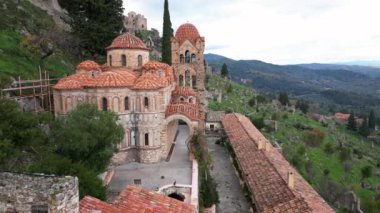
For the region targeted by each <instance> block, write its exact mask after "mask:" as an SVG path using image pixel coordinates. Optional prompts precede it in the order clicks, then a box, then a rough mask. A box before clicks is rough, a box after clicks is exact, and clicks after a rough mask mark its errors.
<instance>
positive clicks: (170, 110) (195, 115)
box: [165, 102, 199, 121]
mask: <svg viewBox="0 0 380 213" xmlns="http://www.w3.org/2000/svg"><path fill="white" fill-rule="evenodd" d="M173 114H182V115H185V116H187V117H188V118H190V119H191V120H193V121H197V120H199V108H198V105H197V104H191V103H186V102H185V103H178V104H169V105H168V106H167V107H166V113H165V115H166V117H169V116H171V115H173Z"/></svg>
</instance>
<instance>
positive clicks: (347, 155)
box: [339, 147, 351, 162]
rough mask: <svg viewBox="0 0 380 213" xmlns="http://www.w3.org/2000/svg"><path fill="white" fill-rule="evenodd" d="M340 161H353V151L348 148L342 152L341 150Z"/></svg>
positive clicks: (344, 148)
mask: <svg viewBox="0 0 380 213" xmlns="http://www.w3.org/2000/svg"><path fill="white" fill-rule="evenodd" d="M339 159H340V160H341V161H342V162H344V161H347V160H351V149H350V148H347V147H343V148H342V149H341V150H340V153H339Z"/></svg>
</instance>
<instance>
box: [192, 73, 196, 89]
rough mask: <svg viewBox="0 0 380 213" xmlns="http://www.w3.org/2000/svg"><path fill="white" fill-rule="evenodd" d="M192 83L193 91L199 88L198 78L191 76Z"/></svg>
mask: <svg viewBox="0 0 380 213" xmlns="http://www.w3.org/2000/svg"><path fill="white" fill-rule="evenodd" d="M191 83H192V84H193V89H195V88H197V76H195V75H193V76H191Z"/></svg>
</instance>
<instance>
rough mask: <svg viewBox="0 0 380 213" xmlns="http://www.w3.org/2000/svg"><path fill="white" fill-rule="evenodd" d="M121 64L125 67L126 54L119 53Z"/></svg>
mask: <svg viewBox="0 0 380 213" xmlns="http://www.w3.org/2000/svg"><path fill="white" fill-rule="evenodd" d="M121 66H123V67H126V66H127V56H125V55H121Z"/></svg>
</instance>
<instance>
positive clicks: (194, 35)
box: [175, 23, 201, 44]
mask: <svg viewBox="0 0 380 213" xmlns="http://www.w3.org/2000/svg"><path fill="white" fill-rule="evenodd" d="M200 37H201V36H200V35H199V32H198V30H197V28H196V27H195V26H194V25H192V24H190V23H186V24H182V25H181V26H179V28H178V30H177V32H176V34H175V39H176V40H177V41H178V42H179V44H182V43H183V42H185V41H186V40H189V41H190V42H191V43H192V44H195V42H196V41H197V39H198V38H200Z"/></svg>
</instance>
